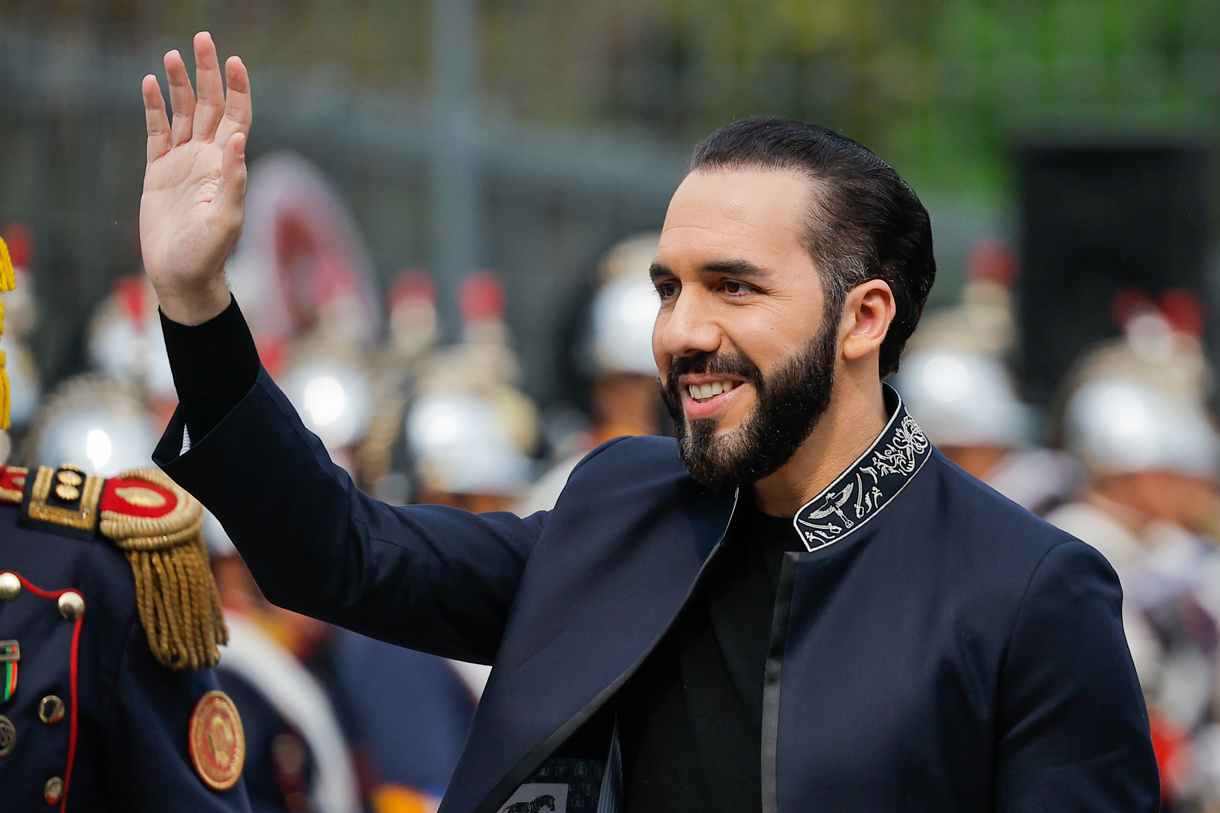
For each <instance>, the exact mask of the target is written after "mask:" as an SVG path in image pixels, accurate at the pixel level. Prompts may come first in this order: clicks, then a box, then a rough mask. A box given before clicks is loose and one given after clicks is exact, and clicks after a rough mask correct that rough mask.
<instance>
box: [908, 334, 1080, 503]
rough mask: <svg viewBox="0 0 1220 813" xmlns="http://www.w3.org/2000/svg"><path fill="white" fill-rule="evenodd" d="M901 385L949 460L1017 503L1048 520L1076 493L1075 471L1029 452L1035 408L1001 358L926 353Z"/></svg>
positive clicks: (1058, 458) (912, 359) (1057, 459)
mask: <svg viewBox="0 0 1220 813" xmlns="http://www.w3.org/2000/svg"><path fill="white" fill-rule="evenodd" d="M894 386H895V387H896V388H897V389H898V391H899V392H900V393H902V397H903V399H904V400H905V401H906V403H907V408H908V409H910V410H911V414H912V415H914V416H915V419H916V420H918V421H919V425H920V426H922V427H923V428H924V431H926V432H927V433H928V437H929V439H931V441H932V442H933V443H935V444H936V445H937V447H938V448H939V449H940V450H941V451H942V452H944V453H945V456H946V457H948V458H949V459H950V460H952V461H953V462H954V463H956V464H957V465H959V466H961V467H962V468H963V469H965V470H966V471H968V472H970V473H971V474H973V475H974V476H975V477H978V478H979V479H980V480H982V481H983V482H985V483H987V484H988V485H990V486H991V487H992V488H994V489H995V490H996V491H999V492H1000V493H1001V494H1003V495H1004V496H1006V497H1008V498H1009V499H1010V500H1013V501H1014V502H1016V503H1019V504H1020V505H1022V506H1024V507H1025V508H1028V509H1029V510H1030V511H1033V512H1034V513H1035V514H1042V513H1045V512H1046V511H1047V510H1050V509H1051V508H1053V507H1054V506H1056V505H1060V504H1062V503H1063V502H1064V500H1065V499H1066V498H1067V497H1068V495H1070V494H1071V493H1072V491H1073V488H1074V486H1075V480H1076V471H1075V467H1074V466H1072V465H1071V461H1070V459H1068V458H1066V457H1065V456H1064V455H1060V454H1057V453H1055V452H1051V451H1048V450H1045V449H1038V448H1031V447H1030V441H1031V439H1032V434H1033V433H1032V431H1031V422H1032V421H1031V415H1030V410H1029V408H1028V407H1027V406H1026V405H1024V404H1022V403H1021V402H1020V401H1018V400H1017V397H1016V394H1015V393H1014V392H1013V389H1012V385H1011V383H1010V381H1009V377H1008V371H1007V370H1006V369H1005V368H1004V365H1003V364H1001V363H1000V362H999V361H998V360H997V359H996V358H995V357H993V356H990V355H988V354H985V353H981V352H974V351H969V350H963V349H958V348H954V347H926V348H925V349H922V350H919V351H916V352H914V353H911V354H910V355H909V356H908V357H907V358H906V359H905V360H904V361H903V364H902V370H901V371H900V372H899V373H898V375H896V376H895V377H894Z"/></svg>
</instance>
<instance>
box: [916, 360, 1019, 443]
mask: <svg viewBox="0 0 1220 813" xmlns="http://www.w3.org/2000/svg"><path fill="white" fill-rule="evenodd" d="M894 386H895V388H896V389H897V390H898V391H899V392H900V393H901V394H902V397H903V399H904V400H905V401H906V404H907V408H908V409H909V410H910V412H911V415H912V416H913V417H914V418H915V420H916V421H918V422H919V425H920V426H921V427H923V429H924V431H925V432H927V433H928V437H929V438H931V440H932V442H933V443H936V444H939V445H942V446H1001V447H1006V448H1012V447H1017V446H1021V445H1024V444H1025V443H1027V442H1028V441H1029V440H1030V434H1031V426H1030V423H1031V421H1030V414H1029V408H1028V407H1026V406H1025V405H1024V404H1022V403H1021V402H1020V401H1018V400H1017V396H1016V395H1015V393H1014V392H1013V389H1012V384H1011V383H1010V381H1009V377H1008V371H1007V370H1005V369H1004V365H1003V364H1001V363H1000V362H999V361H998V360H997V359H996V358H994V357H993V356H989V355H986V354H984V353H977V352H972V351H969V350H959V349H956V348H928V349H925V350H920V351H918V352H916V353H912V354H911V355H909V356H907V357H906V358H904V359H903V362H902V369H901V370H900V371H899V372H898V374H897V375H895V376H894Z"/></svg>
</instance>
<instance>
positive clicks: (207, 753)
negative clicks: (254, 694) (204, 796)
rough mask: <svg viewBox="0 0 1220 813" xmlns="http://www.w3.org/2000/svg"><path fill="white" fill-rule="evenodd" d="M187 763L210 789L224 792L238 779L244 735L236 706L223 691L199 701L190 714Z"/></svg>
mask: <svg viewBox="0 0 1220 813" xmlns="http://www.w3.org/2000/svg"><path fill="white" fill-rule="evenodd" d="M190 746H191V762H193V763H194V765H195V773H197V774H199V778H200V779H202V780H203V782H204V784H206V785H207V786H208V787H210V788H212V789H213V790H228V789H229V788H231V787H233V786H234V785H236V784H237V780H238V779H239V778H241V769H242V766H243V765H244V764H245V762H246V735H245V733H244V732H243V731H242V728H241V715H240V714H238V713H237V706H235V705H233V701H232V700H230V699H229V696H228V695H227V694H225V693H224V692H218V691H211V692H208V693H207V694H205V695H204V696H203V697H201V698H199V702H198V703H196V704H195V711H194V712H192V714H191V733H190Z"/></svg>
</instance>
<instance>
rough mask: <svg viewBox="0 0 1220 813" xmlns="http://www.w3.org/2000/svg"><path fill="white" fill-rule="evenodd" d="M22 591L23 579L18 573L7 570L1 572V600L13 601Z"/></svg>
mask: <svg viewBox="0 0 1220 813" xmlns="http://www.w3.org/2000/svg"><path fill="white" fill-rule="evenodd" d="M20 592H21V579H19V578H17V574H16V573H13V572H12V571H9V570H6V571H4V572H3V573H0V601H11V600H12V599H15V598H17V594H18V593H20Z"/></svg>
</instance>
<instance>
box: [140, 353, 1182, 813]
mask: <svg viewBox="0 0 1220 813" xmlns="http://www.w3.org/2000/svg"><path fill="white" fill-rule="evenodd" d="M894 408H895V413H894V417H893V419H892V420H891V422H890V424H889V426H888V427H887V429H886V431H885V432H884V433H883V434H882V435H881V437H880V438H878V440H877V442H876V444H875V445H874V446H873V447H872V448H870V449H869V450H868V451H867V452H866V453H865V454H864V456H862V457H861V458H860V460H859V461H857V462H856V463H855V464H854V465H853V466H852V467H851V468H849V469H848V471H846V472H844V474H843V475H842V476H841V477H840V478H839V480H837V481H836V482H835V483H834V484H832V485H831V486H830V487H829V488H828V489H827V490H826V491H825V492H823V494H821V495H819V497H818V498H816V499H815V500H813V501H812V502H811V503H809V504H808V505H807V506H805V507H804V508H802V509H801V511H800V512H799V513H798V515H797V516H796V517H795V518H794V521H793V533H794V534H796V535H798V538H799V540H801V542H803V543H804V551H803V552H793V553H789V554H787V555H786V560H785V562H784V565H783V571H782V577H781V583H780V589H779V595H778V597H777V601H776V606H775V615H774V628H773V632H772V640H771V654H770V660H769V663H768V665H767V673H766V684H765V696H764V720H763V742H762V743H761V744H760V747H761V750H762V766H763V799H762V807H763V810H766V811H775V810H778V811H780V813H795V812H796V811H805V810H809V811H819V813H836V812H837V811H842V813H861V812H862V811H869V813H872V812H873V811H928V812H929V813H955V812H956V811H963V812H965V811H971V812H974V811H979V812H981V811H1005V812H1006V813H1045V811H1124V812H1128V811H1155V810H1156V809H1157V804H1158V783H1157V776H1156V766H1155V761H1154V758H1153V754H1152V749H1151V746H1150V743H1149V735H1148V724H1147V719H1146V715H1145V711H1144V706H1143V701H1142V698H1141V695H1140V689H1139V685H1138V683H1137V681H1136V677H1135V672H1134V669H1133V667H1132V664H1131V659H1130V656H1129V655H1128V652H1127V650H1126V645H1125V640H1124V635H1123V630H1122V626H1121V622H1120V619H1119V608H1120V603H1121V593H1120V590H1119V586H1118V581H1117V579H1116V578H1115V575H1114V573H1113V571H1112V570H1111V568H1110V567H1109V566H1108V564H1107V563H1106V561H1105V560H1104V559H1103V558H1102V556H1101V555H1100V554H1098V553H1097V552H1096V551H1094V550H1093V549H1092V548H1090V547H1088V546H1087V545H1085V544H1083V543H1081V542H1079V541H1077V540H1075V539H1073V538H1071V537H1069V536H1067V535H1065V534H1064V533H1062V532H1060V531H1058V530H1056V529H1055V528H1053V527H1051V526H1050V525H1047V524H1046V523H1044V522H1042V521H1040V520H1038V519H1036V518H1035V517H1034V516H1032V515H1031V514H1029V513H1027V512H1025V511H1024V510H1023V509H1021V508H1019V507H1017V506H1016V505H1014V504H1013V503H1010V502H1008V501H1006V500H1005V499H1003V498H1002V497H1000V496H998V495H997V494H996V493H995V492H993V491H991V490H990V489H988V488H987V487H985V486H983V485H982V484H980V483H979V482H978V481H976V480H974V479H973V478H971V477H969V476H967V475H966V474H964V473H963V472H962V471H961V470H960V469H958V468H956V467H954V466H953V465H952V464H950V463H949V462H947V461H946V460H945V458H944V457H942V456H941V455H940V454H939V452H937V451H935V450H934V449H932V448H931V447H930V446H929V445H928V443H927V440H926V438H925V437H924V435H923V433H922V432H921V431H920V430H919V428H918V427H917V426H915V424H914V422H913V421H911V420H910V419H909V417H907V416H906V414H905V411H904V410H902V409H901V407H900V406H899V405H895V407H894ZM182 431H183V427H182V425H181V423H180V422H179V419H177V418H175V420H174V422H172V423H171V425H170V427H169V429H168V430H167V433H166V436H165V438H164V439H163V440H162V444H161V446H160V447H159V449H158V454H157V459H158V460H160V461H161V462H162V464H163V465H164V467H165V470H166V471H167V472H168V473H169V474H170V475H171V476H173V477H174V479H175V480H177V481H178V483H180V484H181V485H182V486H184V487H185V488H186V489H188V490H189V491H191V492H192V493H194V494H195V495H196V496H197V497H199V499H200V500H202V501H203V503H204V504H205V505H207V506H208V507H209V508H211V509H212V510H213V511H214V512H215V513H216V515H217V516H218V517H219V518H220V520H221V522H223V524H224V525H225V527H226V529H227V530H228V532H229V533H230V535H231V536H232V538H233V541H234V542H235V543H236V544H237V546H238V548H239V549H240V550H241V553H242V556H243V557H244V558H245V560H246V562H247V563H248V564H249V566H250V569H251V571H253V573H254V575H255V576H256V578H257V579H258V582H259V584H260V586H261V587H262V588H263V590H264V591H265V592H266V595H267V597H268V598H269V599H271V600H272V601H274V602H276V603H279V604H282V605H284V606H286V607H289V608H291V609H294V610H298V611H300V612H304V613H308V614H311V615H315V616H318V617H320V618H323V619H326V620H328V621H331V622H334V623H336V624H339V625H342V626H345V627H348V628H350V629H353V630H356V631H357V632H361V633H364V634H367V635H370V636H374V637H377V638H381V639H384V640H386V641H390V642H393V643H396V644H401V645H403V646H408V647H412V648H416V649H421V650H425V651H428V652H433V653H437V654H440V655H444V656H447V657H451V658H460V659H468V660H475V661H481V662H492V663H494V665H495V669H494V671H493V673H492V677H491V680H490V682H489V684H488V686H487V690H486V693H485V694H484V696H483V700H482V702H481V703H480V705H479V708H478V711H477V713H476V716H475V720H474V723H473V726H472V729H471V732H470V737H469V739H468V741H467V743H466V748H465V751H464V753H463V755H462V758H461V761H460V762H459V764H458V767H457V770H456V772H455V774H454V777H453V781H452V782H451V783H450V786H449V791H448V793H447V795H446V798H445V800H444V804H443V807H442V810H443V811H446V812H447V813H448V812H456V811H476V810H477V811H493V810H496V809H498V807H499V806H501V805H502V804H503V801H504V800H505V799H506V798H507V797H508V796H509V795H510V794H511V793H512V791H513V790H514V789H515V788H516V786H517V785H518V783H520V782H521V780H523V779H525V778H526V777H527V776H528V775H529V774H530V773H531V772H532V771H533V770H534V769H535V768H536V767H537V766H538V765H539V764H540V763H541V762H542V760H543V759H544V758H545V757H546V756H547V755H548V754H549V753H550V752H551V750H552V749H553V748H555V746H557V745H558V744H559V743H561V742H562V741H563V740H564V739H565V738H567V737H568V736H569V735H570V734H571V733H572V732H573V731H574V730H575V729H576V728H577V727H578V726H579V725H580V724H581V723H582V722H584V721H585V720H587V719H588V718H589V716H590V715H591V714H592V713H593V712H594V711H595V710H596V709H598V708H599V707H600V706H601V705H602V704H603V703H605V702H606V701H607V700H609V699H610V698H611V697H612V696H613V695H614V693H615V690H616V689H617V688H618V687H619V686H621V685H622V684H623V682H624V681H625V680H626V679H627V677H628V676H629V675H630V674H631V673H632V672H633V671H634V670H635V669H636V668H637V667H638V666H639V664H640V663H641V661H642V660H643V659H644V658H645V657H646V656H647V654H648V652H649V651H650V649H651V648H652V647H653V645H654V644H655V643H656V642H657V640H658V639H659V638H660V637H661V636H662V634H663V633H664V632H665V630H666V629H667V628H668V626H669V625H670V623H671V622H672V621H673V619H674V617H675V615H677V613H678V611H679V609H680V608H681V607H682V605H683V602H684V600H685V599H686V598H687V596H688V595H689V594H690V591H691V587H692V585H693V584H694V583H695V580H696V578H697V576H698V574H699V572H700V569H701V568H702V567H703V565H704V563H705V562H706V561H707V560H708V559H709V557H710V556H712V555H715V551H716V549H717V545H718V544H719V542H720V540H721V539H722V537H723V534H724V531H725V528H726V526H727V524H728V522H729V519H730V516H731V514H732V511H733V507H734V503H735V497H734V496H733V495H717V494H711V493H708V492H706V491H704V490H703V489H702V488H700V487H699V486H698V485H697V484H696V483H695V482H694V480H693V479H692V478H691V477H690V476H689V474H688V473H687V472H686V470H685V468H684V467H683V465H682V463H681V462H680V460H679V459H678V456H677V453H676V450H675V445H674V442H673V441H672V440H668V439H662V438H633V439H619V440H616V441H611V442H609V443H607V444H605V445H604V446H602V447H600V448H598V449H597V450H595V451H594V452H592V453H591V454H590V455H589V456H588V457H587V458H586V459H585V460H584V461H583V462H582V463H581V464H580V466H579V467H578V468H577V469H576V470H575V471H574V472H573V474H572V476H571V479H570V480H569V482H568V485H567V487H566V489H565V491H564V492H563V494H562V496H561V497H560V499H559V501H558V503H557V505H556V507H555V509H554V510H553V511H550V512H544V513H539V514H535V515H533V516H530V517H526V518H524V519H521V518H518V517H516V516H514V515H512V514H507V513H500V514H485V515H477V516H476V515H471V514H467V513H463V512H461V511H457V510H453V509H449V508H443V507H437V506H413V507H405V508H402V507H390V506H387V505H384V504H382V503H379V502H377V501H375V500H373V499H372V498H370V497H367V496H365V495H364V494H362V493H361V492H360V491H358V490H357V489H356V488H355V487H354V486H353V484H352V482H351V480H350V479H349V478H348V477H347V476H346V474H345V473H344V472H343V470H342V469H340V468H339V467H337V466H335V465H332V464H331V463H330V461H329V460H328V458H327V455H326V452H325V451H324V449H323V447H322V444H321V443H320V442H319V441H318V440H317V439H316V438H315V437H314V436H312V435H311V434H310V433H309V432H308V431H307V430H306V429H305V428H304V426H303V425H302V424H301V422H300V420H299V419H298V418H297V416H296V414H295V412H294V411H293V409H292V407H291V406H290V405H289V403H288V401H287V400H286V399H285V398H284V396H283V395H282V394H281V393H280V392H279V391H278V389H276V387H275V385H274V384H273V383H272V382H271V380H270V378H269V377H268V376H267V375H266V373H265V372H263V373H261V374H260V377H259V379H258V381H257V383H256V385H255V386H254V388H253V389H252V390H251V391H250V392H249V393H248V394H247V395H246V397H245V398H244V399H243V400H242V401H241V402H240V403H239V404H238V406H237V407H235V408H234V409H233V410H232V412H230V413H229V414H228V415H227V416H226V417H225V419H224V420H223V421H222V422H221V423H220V424H219V425H218V426H217V427H216V428H215V429H214V430H213V431H212V432H210V433H209V434H208V435H206V436H205V437H203V438H201V439H195V442H194V445H193V446H192V448H191V449H190V451H189V452H187V453H186V454H184V455H182V456H181V457H179V456H178V452H179V449H180V446H181V443H182V437H183V434H182ZM742 498H743V499H745V498H746V497H744V496H743V497H742ZM798 545H799V543H798Z"/></svg>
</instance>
